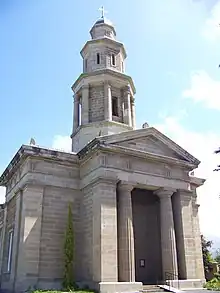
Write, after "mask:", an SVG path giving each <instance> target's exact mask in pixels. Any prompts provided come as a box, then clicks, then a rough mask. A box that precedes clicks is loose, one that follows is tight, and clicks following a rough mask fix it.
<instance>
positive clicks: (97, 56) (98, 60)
mask: <svg viewBox="0 0 220 293" xmlns="http://www.w3.org/2000/svg"><path fill="white" fill-rule="evenodd" d="M96 58H97V64H100V54H99V53H97V55H96Z"/></svg>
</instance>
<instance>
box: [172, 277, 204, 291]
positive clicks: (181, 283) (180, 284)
mask: <svg viewBox="0 0 220 293" xmlns="http://www.w3.org/2000/svg"><path fill="white" fill-rule="evenodd" d="M167 283H168V284H169V285H170V286H171V287H174V288H178V289H180V290H190V289H192V290H193V289H194V290H195V289H203V286H204V284H205V283H206V281H205V280H204V279H187V280H169V281H167Z"/></svg>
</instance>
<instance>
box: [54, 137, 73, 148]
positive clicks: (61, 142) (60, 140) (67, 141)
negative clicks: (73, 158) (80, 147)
mask: <svg viewBox="0 0 220 293" xmlns="http://www.w3.org/2000/svg"><path fill="white" fill-rule="evenodd" d="M52 147H53V148H55V149H58V150H62V151H66V152H70V151H71V138H70V137H69V136H62V135H56V136H55V137H54V140H53V144H52Z"/></svg>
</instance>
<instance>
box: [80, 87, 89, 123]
mask: <svg viewBox="0 0 220 293" xmlns="http://www.w3.org/2000/svg"><path fill="white" fill-rule="evenodd" d="M88 123H89V86H88V85H85V86H83V87H82V107H81V124H82V125H85V124H88Z"/></svg>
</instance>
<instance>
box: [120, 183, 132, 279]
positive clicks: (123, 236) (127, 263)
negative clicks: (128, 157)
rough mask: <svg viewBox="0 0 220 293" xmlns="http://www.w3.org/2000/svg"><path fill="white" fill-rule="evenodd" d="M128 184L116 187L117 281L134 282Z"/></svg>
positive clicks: (129, 186)
mask: <svg viewBox="0 0 220 293" xmlns="http://www.w3.org/2000/svg"><path fill="white" fill-rule="evenodd" d="M132 189H133V186H132V185H130V184H128V183H120V184H119V185H118V221H119V223H118V227H119V231H118V232H119V237H118V238H119V239H118V244H119V247H118V251H119V264H118V268H119V281H121V282H135V256H134V233H133V219H132V201H131V191H132Z"/></svg>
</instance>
